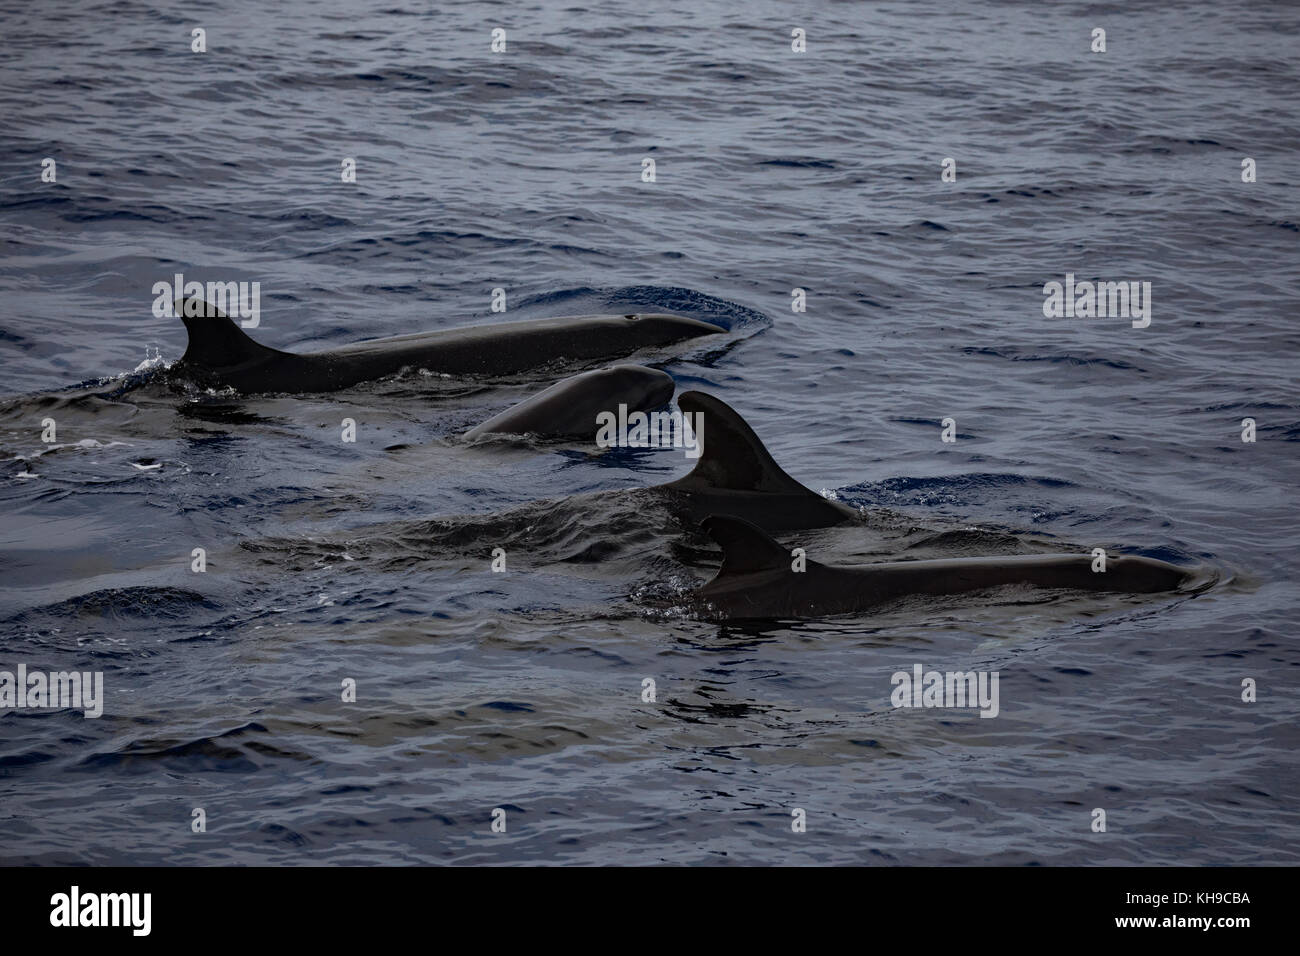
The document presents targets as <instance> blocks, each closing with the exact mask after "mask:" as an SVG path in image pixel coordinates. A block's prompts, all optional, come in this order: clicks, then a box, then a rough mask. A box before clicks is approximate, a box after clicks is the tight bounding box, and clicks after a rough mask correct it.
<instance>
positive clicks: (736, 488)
mask: <svg viewBox="0 0 1300 956" xmlns="http://www.w3.org/2000/svg"><path fill="white" fill-rule="evenodd" d="M677 405H678V407H679V408H680V409H681V410H682V411H683V412H685V413H687V414H690V415H702V416H703V428H702V440H703V445H704V450H703V452H702V454H701V455H700V458H699V460H698V461H697V462H696V463H695V467H694V468H693V469H692V470H691V472H690V474H688V475H686V476H685V477H684V478H678V479H677V480H676V481H671V482H668V483H667V484H663V485H655V486H653V487H652V488H651V489H649V490H651V491H654V492H657V493H659V494H661V495H664V496H665V497H667V498H668V499H669V506H670V507H671V508H672V509H673V510H674V511H676V512H677V513H678V514H681V515H686V516H688V517H689V518H690V519H691V520H692V521H693V522H694V523H695V524H698V523H699V522H700V521H702V520H703V519H705V518H706V517H708V516H709V515H719V514H720V515H730V516H732V517H737V518H744V519H746V520H748V521H750V522H752V523H753V524H756V525H758V526H759V527H760V528H763V529H764V530H765V531H771V532H780V531H794V530H796V529H799V528H826V527H829V526H831V525H836V524H840V523H842V522H844V521H851V520H853V519H854V518H856V517H857V512H856V511H854V510H853V509H852V508H849V507H848V506H846V505H842V504H840V503H839V502H838V501H831V500H829V499H827V498H823V497H822V496H821V495H819V494H817V493H816V492H815V491H810V490H809V489H807V488H805V487H804V486H803V485H801V484H799V482H797V481H795V480H794V479H793V478H791V477H790V476H789V475H787V474H786V473H785V472H784V471H782V470H781V466H780V465H778V464H777V463H776V461H775V460H773V458H772V455H771V454H770V453H769V452H768V450H767V449H766V448H765V447H763V443H762V441H760V440H759V437H758V436H757V435H755V434H754V430H753V429H752V428H750V427H749V423H748V422H746V421H745V420H744V419H743V418H741V417H740V415H738V414H737V413H736V411H735V409H733V408H732V407H731V406H729V405H728V404H727V403H726V402H724V401H722V400H721V399H718V398H714V397H713V396H712V395H708V394H706V393H704V392H697V391H689V392H682V394H681V395H679V396H677Z"/></svg>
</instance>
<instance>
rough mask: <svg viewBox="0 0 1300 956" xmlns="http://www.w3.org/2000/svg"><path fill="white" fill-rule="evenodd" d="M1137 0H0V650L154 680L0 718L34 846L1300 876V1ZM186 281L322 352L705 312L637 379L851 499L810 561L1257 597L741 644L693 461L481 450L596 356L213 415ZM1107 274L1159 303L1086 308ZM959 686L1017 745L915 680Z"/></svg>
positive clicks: (2, 797)
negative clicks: (441, 334) (1058, 566)
mask: <svg viewBox="0 0 1300 956" xmlns="http://www.w3.org/2000/svg"><path fill="white" fill-rule="evenodd" d="M1147 7H1148V5H1136V4H1105V3H1071V2H1067V3H1053V4H1040V3H1032V2H986V3H975V2H972V3H956V2H953V3H945V2H941V3H936V4H909V3H882V4H876V3H856V2H853V3H850V2H823V3H812V4H805V5H794V6H791V5H787V4H777V3H772V2H758V3H753V4H743V5H734V4H722V3H714V2H708V0H705V2H697V0H692V2H667V3H658V4H653V5H651V6H648V7H647V6H646V5H644V4H638V3H630V2H627V0H615V2H612V3H602V4H599V5H594V4H593V5H589V6H584V5H579V4H574V3H563V2H556V3H553V2H540V3H534V4H528V5H522V6H520V5H505V4H492V3H457V4H438V3H408V2H403V0H397V2H395V3H393V4H391V5H384V4H375V5H360V4H357V5H353V4H348V3H344V2H341V0H326V2H320V3H310V4H308V3H298V2H294V3H286V4H278V5H271V6H269V7H266V6H263V5H260V4H236V3H230V2H226V0H220V2H206V3H187V4H176V3H169V2H165V3H159V4H143V3H133V2H123V3H74V4H70V5H64V6H62V7H59V8H58V9H54V8H51V7H48V6H46V7H45V8H39V7H37V6H34V5H32V4H26V3H17V2H13V0H3V2H0V33H3V35H4V37H5V42H4V43H3V44H0V103H2V104H3V111H4V122H3V123H2V124H0V221H2V222H3V232H2V233H0V249H2V250H3V256H2V257H0V302H2V303H3V306H2V308H0V373H3V386H2V387H0V392H2V393H3V395H2V397H0V461H2V462H3V467H2V468H0V502H2V504H0V509H2V511H0V513H2V514H3V522H2V524H0V642H2V643H0V649H2V654H0V669H3V670H10V671H12V670H14V669H15V668H16V667H17V666H18V665H19V664H25V665H26V666H27V667H28V668H29V669H31V670H44V671H57V670H68V669H76V670H79V671H100V672H102V673H103V675H104V687H105V703H104V713H103V716H101V717H99V718H98V719H87V718H85V717H84V716H83V715H82V713H81V712H80V711H75V710H69V709H64V710H14V711H12V712H8V713H5V714H4V715H3V716H0V860H3V861H4V862H7V863H34V864H59V863H89V864H156V863H180V864H231V863H244V864H252V863H274V864H405V863H455V864H478V863H484V864H502V865H508V864H520V863H531V864H536V863H568V864H626V863H642V864H645V863H661V862H662V863H671V864H881V865H888V864H987V863H998V864H1049V865H1050V864H1152V863H1159V864H1235V863H1262V864H1292V865H1294V864H1296V863H1300V814H1297V812H1296V810H1295V795H1296V793H1297V790H1298V789H1300V772H1298V770H1297V759H1296V749H1297V744H1298V743H1300V733H1298V732H1297V722H1298V719H1300V699H1298V696H1297V677H1296V675H1297V673H1300V671H1298V670H1297V668H1298V667H1300V646H1298V645H1297V638H1296V630H1295V629H1296V619H1297V615H1296V610H1297V604H1298V601H1297V589H1296V586H1295V583H1294V582H1295V579H1296V576H1297V573H1298V572H1300V548H1297V546H1296V544H1295V536H1296V533H1297V522H1296V487H1297V484H1298V481H1297V479H1298V478H1300V467H1298V463H1297V451H1298V450H1300V396H1298V395H1297V387H1296V371H1297V348H1298V346H1300V332H1298V331H1297V328H1296V324H1295V323H1296V316H1295V303H1296V300H1297V293H1298V292H1300V268H1298V267H1297V266H1298V264H1300V235H1298V233H1300V211H1298V210H1297V195H1298V194H1297V188H1296V186H1297V183H1296V176H1297V173H1296V169H1297V163H1300V130H1298V129H1297V118H1296V108H1295V107H1296V103H1297V102H1298V99H1297V97H1298V94H1300V73H1298V68H1297V57H1296V50H1297V42H1298V38H1300V8H1298V7H1296V6H1295V5H1294V4H1291V3H1287V2H1275V3H1270V2H1258V3H1248V4H1231V5H1224V4H1219V3H1213V2H1209V0H1197V2H1173V3H1164V4H1159V5H1155V4H1152V5H1149V7H1150V8H1149V9H1148V8H1147ZM195 27H201V28H203V29H204V30H205V31H206V44H207V49H206V52H204V53H195V52H192V51H191V30H192V29H193V28H195ZM1098 27H1100V28H1102V29H1104V30H1105V31H1106V46H1107V49H1106V51H1105V52H1104V53H1094V52H1092V51H1091V49H1090V47H1091V44H1092V39H1091V37H1092V31H1093V30H1094V29H1095V28H1098ZM495 28H502V29H504V30H505V31H506V48H505V50H504V51H503V52H499V53H494V52H493V51H492V49H491V43H492V31H493V29H495ZM796 28H798V29H802V30H804V31H805V33H806V43H807V47H806V52H803V53H796V52H794V51H793V50H792V49H791V31H792V30H794V29H796ZM46 157H49V158H51V159H53V160H55V162H56V164H57V165H56V175H57V180H56V181H55V182H43V181H42V178H41V171H42V160H43V159H44V158H46ZM949 157H951V158H952V159H954V160H955V162H956V181H955V182H944V181H942V179H941V164H942V162H943V160H944V159H945V158H949ZM345 158H352V159H354V160H355V165H356V181H355V182H354V183H345V182H343V181H342V177H341V174H340V171H341V163H342V161H343V160H344V159H345ZM646 158H651V159H653V160H654V161H655V181H654V182H644V181H642V170H643V160H644V159H646ZM1246 158H1251V159H1253V160H1254V161H1255V164H1256V176H1257V178H1256V181H1255V182H1251V183H1247V182H1243V181H1242V161H1243V159H1246ZM177 272H180V273H183V274H184V275H185V277H186V278H187V279H197V280H200V281H206V280H220V281H229V280H243V281H250V282H251V281H256V282H259V283H260V289H261V325H260V327H259V328H258V329H256V330H255V331H254V332H253V335H254V336H255V337H256V338H258V340H259V341H262V342H264V343H266V344H269V345H273V346H275V347H277V348H283V349H289V350H311V349H320V348H328V347H332V346H337V345H341V344H345V343H350V342H354V341H358V340H361V339H364V338H369V337H377V336H383V335H394V334H401V333H405V332H416V331H422V330H426V329H436V328H449V327H453V326H456V325H461V324H468V323H486V322H493V321H501V320H503V319H525V318H533V317H541V316H552V315H566V314H580V313H588V312H604V311H608V312H620V313H621V312H625V311H631V310H634V309H636V310H643V311H652V310H653V311H667V312H674V313H678V314H682V315H689V316H694V317H697V318H703V319H708V320H711V321H715V322H718V323H719V324H722V325H724V326H725V327H726V328H727V329H728V332H727V335H726V336H725V337H721V340H720V341H719V340H706V341H705V342H704V343H695V344H692V345H691V346H690V347H684V348H675V349H668V350H665V351H663V352H660V353H655V354H652V355H641V356H638V359H639V360H642V361H646V362H649V363H650V364H654V365H656V366H657V367H661V368H664V369H665V370H666V371H668V372H669V373H670V374H671V375H672V376H673V377H674V378H675V380H676V381H677V383H678V386H679V388H681V389H688V388H695V389H702V390H705V391H708V392H710V393H712V394H714V395H717V396H718V397H720V398H722V399H723V400H724V401H726V402H728V403H730V404H731V405H732V406H733V407H735V408H736V409H737V410H738V411H739V412H740V413H741V414H742V415H744V416H745V417H746V419H747V420H748V421H749V422H750V423H751V424H752V425H753V426H754V428H755V430H756V431H757V433H758V434H759V435H760V436H761V437H762V439H763V440H764V441H765V442H766V444H767V446H768V448H769V449H770V450H771V451H772V453H773V455H774V456H775V458H776V459H777V461H779V462H780V463H781V464H782V465H783V466H784V467H785V468H786V470H787V471H789V472H790V473H791V474H792V475H793V476H794V477H796V478H797V479H799V480H800V481H802V482H803V483H804V484H806V485H808V486H809V487H810V488H812V489H814V490H817V491H823V492H825V493H826V494H828V495H833V496H835V497H837V498H838V499H839V500H841V501H844V502H845V503H847V504H850V505H852V506H855V507H857V508H859V509H861V513H862V517H861V520H860V521H858V522H856V523H853V524H851V525H847V526H843V527H838V528H834V529H829V530H822V531H817V532H809V533H805V534H796V535H785V536H782V541H783V543H787V544H790V545H791V546H795V545H799V546H803V547H805V548H806V549H807V551H808V555H809V557H812V558H815V559H817V560H821V561H824V562H826V563H854V562H859V563H861V562H869V561H877V560H887V559H890V558H894V557H904V558H905V557H931V556H941V555H951V554H996V553H1006V552H1011V551H1017V550H1023V549H1026V548H1030V547H1038V548H1043V547H1048V546H1050V547H1051V548H1058V547H1059V548H1060V549H1062V550H1066V549H1073V548H1083V549H1091V548H1095V547H1103V548H1106V549H1108V550H1115V551H1123V552H1134V553H1141V554H1146V555H1150V556H1154V557H1159V558H1163V559H1165V560H1170V561H1176V562H1180V563H1187V564H1201V565H1205V566H1206V567H1208V568H1211V569H1213V571H1214V573H1215V575H1216V578H1217V583H1216V584H1215V585H1214V586H1213V587H1211V588H1210V589H1209V590H1207V591H1205V592H1204V593H1201V594H1198V595H1196V596H1194V597H1170V596H1165V595H1155V596H1146V597H1143V598H1140V599H1138V598H1115V597H1101V596H1097V595H1092V596H1089V597H1081V596H1080V595H1077V594H1069V593H1034V592H1031V591H1029V590H1026V589H1020V590H1015V589H1004V590H1002V591H999V592H994V593H986V594H983V595H970V596H966V597H963V598H961V599H944V600H939V599H926V600H924V601H922V600H915V601H910V602H905V603H904V604H901V605H898V606H894V607H891V608H884V609H881V610H880V611H877V612H872V613H863V614H858V615H847V616H840V617H835V618H828V619H824V620H813V621H798V622H789V621H787V622H781V621H773V622H769V623H757V624H747V625H743V626H742V625H739V624H727V623H723V624H718V623H709V622H705V621H701V620H698V619H696V618H695V617H693V616H692V615H691V614H690V613H688V612H687V611H686V610H685V609H684V602H683V600H682V598H683V596H684V594H685V593H686V592H687V591H688V590H689V589H690V588H692V587H693V586H695V585H696V584H699V583H702V582H704V581H706V580H707V579H708V578H710V577H711V576H712V574H713V572H714V570H715V569H716V567H717V554H716V551H715V550H714V549H713V548H712V547H711V544H710V542H709V540H708V539H707V538H706V537H704V536H703V535H702V534H700V532H699V531H698V529H695V528H692V527H684V526H681V525H680V524H679V523H676V522H674V521H673V520H672V519H671V518H670V517H669V516H667V515H666V514H665V513H663V512H662V510H661V509H659V508H658V507H656V504H655V501H654V500H653V497H652V496H647V495H644V494H641V493H640V492H639V489H642V488H644V487H646V486H648V485H653V484H657V483H660V482H663V481H668V480H671V479H673V478H675V477H677V476H679V475H682V474H684V473H685V472H686V471H687V470H688V469H689V467H690V466H691V462H690V461H689V460H688V459H687V458H686V457H685V456H684V455H683V454H682V453H681V451H678V450H672V449H657V450H623V451H609V452H604V453H601V452H598V451H597V450H596V449H594V448H589V447H583V446H580V445H575V444H563V443H561V444H547V443H535V442H522V441H521V442H496V443H488V444H484V445H474V446H466V445H464V444H463V443H460V442H458V441H457V440H456V436H457V435H458V434H459V433H460V432H461V431H463V430H464V429H465V428H467V427H469V426H471V425H473V424H475V423H477V422H478V421H481V420H483V419H485V418H486V417H488V416H489V415H491V414H494V413H495V412H497V411H499V410H500V409H503V408H505V407H507V406H509V405H510V404H512V403H513V402H516V401H518V400H520V399H522V398H523V397H525V396H527V395H529V394H532V393H533V392H536V391H538V390H540V389H541V388H542V387H544V386H545V385H547V384H549V383H550V382H552V381H554V380H555V379H557V378H559V377H561V376H563V375H564V374H566V373H567V372H568V371H569V370H568V369H565V368H559V367H552V368H546V369H540V370H539V371H538V372H537V373H536V374H535V375H529V376H519V377H515V378H512V379H510V380H506V381H474V380H466V379H455V378H446V377H442V376H439V375H430V374H421V373H420V371H419V370H412V371H410V372H409V373H405V374H402V375H400V376H397V377H394V378H390V379H387V380H384V381H381V382H377V383H373V384H369V385H365V386H359V387H356V388H353V389H349V390H346V391H343V392H339V393H334V394H328V395H308V396H284V395H274V394H269V395H256V396H240V395H233V394H227V393H213V392H207V391H204V390H203V389H201V388H197V387H195V386H194V385H192V384H190V383H187V382H186V381H185V380H184V378H183V376H180V375H178V374H176V373H175V372H174V371H173V370H169V368H168V366H169V365H171V363H173V362H175V361H176V360H177V359H179V358H180V356H181V355H182V353H183V352H184V350H185V345H186V338H185V333H184V329H183V328H182V327H181V325H180V323H179V322H178V321H177V320H175V319H169V318H156V317H155V316H154V315H153V313H152V309H151V306H152V302H153V299H154V295H153V293H152V291H151V289H152V287H153V285H154V283H156V282H158V281H170V279H171V277H172V276H173V275H174V274H175V273H177ZM1067 273H1068V274H1073V275H1075V276H1076V277H1077V278H1078V279H1079V280H1084V279H1087V280H1093V281H1096V280H1107V281H1110V280H1113V281H1121V280H1123V281H1140V282H1150V283H1151V290H1152V291H1151V298H1150V304H1151V312H1150V324H1149V325H1148V326H1147V327H1145V328H1135V327H1133V325H1132V323H1131V322H1130V321H1129V320H1128V319H1127V318H1123V317H1109V318H1081V317H1071V318H1065V317H1062V318H1048V317H1045V315H1044V312H1043V302H1044V293H1043V287H1044V284H1045V283H1048V282H1052V281H1061V282H1063V281H1064V280H1065V276H1066V274H1067ZM496 288H502V289H504V290H505V291H506V301H507V305H508V312H507V313H506V314H505V315H502V314H499V313H494V312H493V311H492V309H491V303H492V290H493V289H496ZM794 289H803V290H805V293H806V306H807V307H806V311H804V312H794V311H792V309H791V302H792V290H794ZM345 417H351V418H354V419H355V420H356V421H357V422H358V437H357V441H356V442H355V443H352V444H345V443H343V442H341V441H340V422H341V421H342V419H343V418H345ZM47 418H52V419H54V421H55V423H56V429H57V437H56V440H55V441H54V442H43V441H42V430H43V424H42V422H43V421H44V420H45V419H47ZM945 418H952V419H954V420H955V423H956V433H957V440H956V441H955V442H951V443H949V442H944V441H942V440H941V432H942V426H941V422H942V420H943V419H945ZM1246 418H1251V419H1253V420H1254V421H1255V423H1256V426H1255V427H1256V435H1255V438H1256V440H1255V441H1254V442H1244V441H1242V430H1243V426H1242V421H1243V419H1246ZM706 440H707V436H706ZM497 547H500V548H504V549H505V550H506V553H507V556H508V557H507V571H506V573H504V574H498V573H493V572H492V571H491V570H490V562H491V555H492V550H493V549H494V548H497ZM194 548H203V549H205V552H206V554H207V570H206V572H205V573H202V574H199V573H194V572H193V571H192V570H191V552H192V550H193V549H194ZM917 664H920V665H922V666H923V667H924V668H925V669H926V670H930V669H934V670H939V671H957V670H960V671H966V670H981V671H988V672H997V673H998V675H999V688H1000V707H999V713H998V716H997V717H996V718H993V719H984V718H981V717H980V716H979V714H978V712H977V711H974V710H971V709H965V710H957V709H920V710H916V709H907V708H895V707H893V706H892V705H891V701H890V695H891V691H892V690H893V684H892V675H893V674H895V673H896V672H898V671H908V672H910V671H911V670H912V668H913V667H914V666H915V665H917ZM647 678H649V679H652V680H653V681H654V682H655V690H656V693H655V699H654V700H653V701H649V700H645V699H643V681H644V680H645V679H647ZM1247 679H1249V680H1250V681H1253V682H1254V686H1255V687H1256V695H1257V696H1256V699H1255V700H1254V701H1253V702H1247V701H1243V699H1242V696H1243V681H1245V680H1247ZM345 680H352V681H355V684H356V701H355V702H352V703H345V702H344V701H343V700H342V699H341V695H342V692H341V686H342V683H343V681H345ZM196 809H202V810H203V815H204V819H205V822H206V830H205V831H204V832H194V829H193V826H192V820H193V819H194V816H193V815H194V811H195V810H196ZM495 809H501V810H504V811H505V820H506V831H505V832H504V833H500V832H493V829H492V818H493V811H494V810H495ZM796 809H801V810H803V811H804V813H805V815H806V830H805V831H804V832H796V830H795V828H794V827H792V821H794V820H795V819H796V816H795V814H794V811H795V810H796ZM1098 809H1101V810H1104V811H1105V817H1106V830H1105V832H1095V831H1094V829H1093V821H1094V818H1095V813H1094V811H1095V810H1098Z"/></svg>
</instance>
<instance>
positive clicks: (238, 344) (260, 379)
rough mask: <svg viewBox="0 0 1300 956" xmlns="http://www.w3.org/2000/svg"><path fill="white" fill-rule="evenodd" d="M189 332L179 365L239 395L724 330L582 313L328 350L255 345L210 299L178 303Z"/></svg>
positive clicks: (574, 358)
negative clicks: (420, 369) (417, 369)
mask: <svg viewBox="0 0 1300 956" xmlns="http://www.w3.org/2000/svg"><path fill="white" fill-rule="evenodd" d="M176 307H177V311H178V312H179V314H180V316H181V319H182V321H183V322H184V323H185V328H186V331H187V332H188V333H189V347H188V348H187V349H186V350H185V355H184V357H182V359H181V361H180V363H179V366H180V368H181V369H182V370H184V371H188V372H192V373H195V374H196V377H199V378H202V379H203V380H205V381H206V382H208V383H211V384H213V385H215V386H217V387H221V388H226V387H229V388H234V389H236V390H237V391H240V392H329V391H335V390H337V389H341V388H347V387H349V386H351V385H356V384H357V383H359V382H365V381H370V380H372V379H377V378H383V377H384V376H386V375H392V374H394V373H395V372H398V371H401V370H402V369H403V368H423V369H428V370H429V371H431V372H443V373H447V374H452V375H483V376H492V375H512V374H516V373H518V372H524V371H527V370H529V369H532V368H538V367H540V366H543V365H547V364H550V363H553V362H561V361H569V362H592V361H600V360H602V359H611V358H619V357H621V356H625V355H630V354H632V353H633V352H637V351H640V350H641V349H645V348H654V347H658V346H664V345H671V344H672V343H674V342H681V341H684V340H687V339H694V338H699V337H700V336H704V335H717V334H719V333H721V332H724V331H726V330H725V329H723V328H721V327H719V326H716V325H712V324H710V323H708V322H701V321H699V320H697V319H689V318H685V317H683V316H679V315H660V314H649V313H639V314H629V315H579V316H568V317H565V318H554V319H532V320H529V321H525V322H503V323H499V324H496V325H475V326H465V327H462V328H455V329H446V330H444V331H440V332H420V333H416V334H413V335H398V336H393V337H390V338H383V339H369V340H366V341H363V342H357V343H356V344H354V345H345V346H343V347H341V348H337V349H330V350H328V351H324V352H307V353H301V354H299V353H293V352H281V351H279V350H278V349H273V348H269V347H267V346H265V345H261V344H259V343H257V342H255V341H253V340H252V339H251V338H249V337H248V335H247V334H245V333H244V331H243V329H241V328H240V327H239V326H238V325H237V324H236V323H235V322H234V321H232V320H231V319H230V318H229V317H227V316H226V315H224V314H223V313H221V311H220V310H218V309H217V308H215V307H214V306H212V305H210V304H208V303H206V302H203V301H202V300H199V299H190V300H187V301H186V302H181V301H179V300H178V301H177V303H176Z"/></svg>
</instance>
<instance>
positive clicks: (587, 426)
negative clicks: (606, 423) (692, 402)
mask: <svg viewBox="0 0 1300 956" xmlns="http://www.w3.org/2000/svg"><path fill="white" fill-rule="evenodd" d="M675 388H676V385H674V384H673V377H672V376H671V375H669V374H668V373H667V372H661V371H659V370H658V369H653V368H646V367H645V366H643V365H616V366H614V367H613V368H602V369H596V370H595V371H592V372H583V373H582V374H580V375H574V376H573V377H572V378H566V379H564V380H563V381H561V382H556V383H555V384H554V385H552V386H551V387H550V388H548V389H546V390H545V391H542V392H538V393H537V394H536V395H534V396H533V397H532V398H530V399H528V400H527V401H525V402H521V403H519V404H518V405H515V406H514V407H513V408H507V409H506V410H505V411H504V412H502V413H501V414H499V415H496V416H494V417H492V418H489V419H488V420H487V421H485V422H483V423H482V424H481V425H477V426H475V427H474V428H471V429H470V430H469V431H467V432H466V433H465V434H464V436H463V437H464V438H466V439H469V440H471V441H472V440H474V439H477V438H482V437H484V436H487V435H533V436H536V437H539V438H577V439H582V440H585V441H591V440H592V439H593V437H594V436H595V435H596V432H597V429H598V426H597V424H596V416H597V415H599V414H600V413H601V412H611V413H614V414H617V413H618V407H619V406H620V405H623V406H625V407H626V409H627V411H629V412H648V411H651V410H652V409H656V408H661V407H663V406H664V405H666V404H668V401H669V400H670V399H671V398H672V397H673V391H674V389H675Z"/></svg>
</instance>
